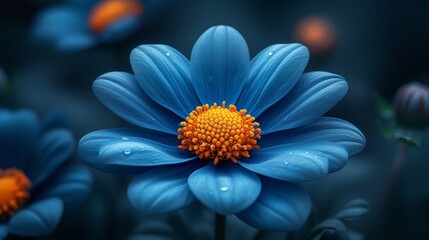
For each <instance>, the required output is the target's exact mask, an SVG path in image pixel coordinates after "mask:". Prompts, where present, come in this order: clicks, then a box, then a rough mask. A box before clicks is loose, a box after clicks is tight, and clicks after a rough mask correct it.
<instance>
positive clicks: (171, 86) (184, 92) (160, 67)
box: [130, 45, 200, 123]
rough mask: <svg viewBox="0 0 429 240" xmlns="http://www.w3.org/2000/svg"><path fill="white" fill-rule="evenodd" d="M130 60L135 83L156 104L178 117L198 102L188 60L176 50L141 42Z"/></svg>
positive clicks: (190, 109)
mask: <svg viewBox="0 0 429 240" xmlns="http://www.w3.org/2000/svg"><path fill="white" fill-rule="evenodd" d="M130 59H131V66H132V68H133V71H134V74H135V75H136V79H137V82H138V84H139V85H140V87H141V88H142V89H143V90H144V91H145V92H146V94H147V95H149V96H150V97H151V98H152V99H153V100H154V101H156V102H157V103H159V104H161V105H162V106H164V107H166V108H168V109H170V110H171V111H172V112H175V113H176V114H177V115H179V116H181V117H182V118H185V117H187V116H188V115H189V113H190V112H191V111H192V110H194V109H195V107H196V106H198V105H200V102H199V101H198V98H197V95H196V94H195V90H194V89H193V88H192V83H191V77H190V72H189V61H188V59H186V57H184V56H183V55H182V54H181V53H180V52H178V51H177V50H176V49H174V48H172V47H170V46H166V45H141V46H139V47H137V48H135V49H134V50H133V51H132V52H131V56H130ZM177 123H178V122H177Z"/></svg>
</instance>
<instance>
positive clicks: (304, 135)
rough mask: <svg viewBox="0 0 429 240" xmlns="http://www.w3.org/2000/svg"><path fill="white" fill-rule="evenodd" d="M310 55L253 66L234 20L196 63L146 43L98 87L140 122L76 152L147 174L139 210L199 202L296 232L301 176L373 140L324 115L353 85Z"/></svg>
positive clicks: (334, 166)
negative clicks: (310, 65)
mask: <svg viewBox="0 0 429 240" xmlns="http://www.w3.org/2000/svg"><path fill="white" fill-rule="evenodd" d="M308 58H309V53H308V50H307V48H306V47H304V46H302V45H300V44H276V45H272V46H269V47H268V48H266V49H264V50H262V52H260V53H259V54H258V55H257V56H256V57H254V59H253V60H251V61H250V57H249V50H248V47H247V44H246V42H245V40H244V39H243V37H242V36H241V35H240V33H238V32H237V31H236V30H235V29H233V28H231V27H228V26H216V27H212V28H210V29H209V30H207V31H206V32H205V33H204V34H203V35H202V36H201V37H200V38H199V39H198V40H197V42H196V43H195V46H194V48H193V50H192V54H191V58H190V61H189V60H188V59H187V58H186V57H184V56H183V55H182V54H180V53H179V52H178V51H177V50H175V49H174V48H172V47H169V46H166V45H142V46H139V47H137V48H136V49H134V50H133V51H132V53H131V66H132V68H133V71H134V75H133V74H129V73H124V72H110V73H106V74H104V75H102V76H100V77H99V78H98V79H96V80H95V81H94V84H93V90H94V93H95V95H96V96H97V97H98V99H99V100H100V101H101V102H102V103H104V104H105V105H106V106H107V107H108V108H109V109H110V110H111V111H113V112H114V113H116V114H117V115H118V116H120V117H122V118H123V119H124V120H126V121H128V122H130V123H133V124H135V125H137V126H139V127H141V129H106V130H99V131H95V132H92V133H89V134H87V135H86V136H84V137H83V138H82V139H81V141H80V143H79V148H78V152H79V154H80V156H81V158H82V159H83V160H84V161H86V163H88V164H89V165H91V166H92V167H94V168H97V169H99V170H102V171H106V172H111V173H117V174H140V175H139V176H137V177H136V178H135V179H134V180H133V181H132V182H131V184H130V186H129V188H128V197H129V199H130V201H131V203H132V205H133V206H134V207H135V208H136V209H137V210H138V211H139V212H140V213H142V214H146V215H155V214H162V213H168V212H172V211H176V210H178V209H182V208H184V207H187V206H188V205H190V204H192V203H194V202H196V201H197V200H199V201H201V202H202V203H203V204H204V205H206V206H207V207H208V208H210V209H212V210H213V211H215V212H217V213H220V214H224V215H228V214H236V215H237V216H238V217H239V218H240V219H241V220H243V221H244V222H246V223H247V224H249V225H251V226H253V227H256V228H258V229H265V230H272V231H292V230H296V229H298V228H300V227H301V226H302V224H303V223H304V222H305V221H306V219H307V217H308V215H309V212H310V205H311V203H310V198H309V196H308V194H307V193H306V192H305V191H304V190H303V189H302V188H301V187H300V186H298V185H297V184H295V182H302V181H312V180H316V179H318V178H320V177H322V176H324V175H326V174H328V173H332V172H334V171H337V170H339V169H341V168H342V167H343V166H344V165H345V164H346V162H347V159H348V158H349V157H350V156H353V155H355V154H357V153H359V152H360V151H361V150H362V149H363V147H364V145H365V138H364V136H363V134H362V133H361V132H360V131H359V130H358V129H357V128H356V127H355V126H353V125H352V124H350V123H348V122H346V121H343V120H340V119H336V118H329V117H322V115H323V114H325V113H326V112H327V111H328V110H329V109H330V108H332V107H333V106H334V105H335V104H336V103H337V102H338V101H340V99H341V98H342V97H343V96H344V95H345V94H346V92H347V89H348V85H347V83H346V81H345V80H344V79H343V78H342V77H340V76H338V75H335V74H331V73H327V72H310V73H305V74H302V73H303V71H304V68H305V66H306V64H307V61H308ZM224 101H225V102H227V103H228V104H235V105H236V106H238V107H240V108H243V109H247V113H248V114H246V111H245V110H240V111H239V110H237V108H236V107H235V106H234V105H230V107H229V108H226V106H225V102H224ZM216 102H217V103H222V106H217V105H216V104H215V103H216ZM207 103H208V104H213V106H211V107H210V106H208V104H207ZM202 104H207V105H202ZM200 105H202V106H200ZM194 109H195V110H194ZM256 121H257V122H256ZM259 127H260V128H259ZM178 128H179V130H177V129H178ZM261 129H262V133H261V132H260V130H261ZM178 131H179V133H178ZM177 138H179V140H178V139H177ZM227 142H228V143H227ZM177 145H179V147H177ZM255 148H256V149H255ZM257 148H259V149H257ZM252 149H253V150H252ZM188 150H189V151H188ZM198 158H201V159H198ZM234 163H236V164H234Z"/></svg>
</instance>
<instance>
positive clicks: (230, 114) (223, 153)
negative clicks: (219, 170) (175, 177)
mask: <svg viewBox="0 0 429 240" xmlns="http://www.w3.org/2000/svg"><path fill="white" fill-rule="evenodd" d="M246 112H247V111H246V110H245V109H241V110H240V111H237V107H236V106H234V105H232V104H231V105H229V108H225V101H223V102H222V106H218V105H217V104H216V103H214V104H213V106H211V107H209V105H208V104H206V105H203V106H198V107H197V108H196V109H195V110H194V111H192V112H191V113H190V114H189V117H187V118H186V122H181V123H180V125H181V126H182V128H179V129H178V132H179V135H178V136H177V138H178V139H180V140H181V144H180V145H179V148H180V149H186V150H189V151H191V152H192V153H194V154H196V155H198V156H199V158H200V159H211V160H213V163H214V164H215V165H216V164H218V163H219V161H220V160H231V161H232V162H233V163H237V159H239V158H241V157H246V158H247V157H250V154H249V151H250V150H252V149H255V148H259V146H258V145H257V140H258V139H260V138H261V135H260V134H261V129H260V128H256V127H257V126H259V123H257V122H255V118H254V117H252V116H250V115H249V114H246Z"/></svg>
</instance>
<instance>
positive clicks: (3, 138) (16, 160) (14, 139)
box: [0, 110, 40, 171]
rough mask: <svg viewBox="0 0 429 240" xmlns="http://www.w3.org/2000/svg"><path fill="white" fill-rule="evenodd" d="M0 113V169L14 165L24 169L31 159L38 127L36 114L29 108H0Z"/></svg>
mask: <svg viewBox="0 0 429 240" xmlns="http://www.w3.org/2000/svg"><path fill="white" fill-rule="evenodd" d="M0 114H1V116H0V156H1V161H0V169H6V168H10V167H15V168H18V169H21V170H24V171H25V170H27V168H28V165H29V164H30V162H31V160H32V159H33V156H32V153H33V149H34V146H35V144H34V143H35V142H36V138H37V134H38V133H39V129H40V128H39V127H40V126H39V121H38V119H37V116H36V114H35V113H34V112H32V111H29V110H20V111H16V112H11V111H6V110H0Z"/></svg>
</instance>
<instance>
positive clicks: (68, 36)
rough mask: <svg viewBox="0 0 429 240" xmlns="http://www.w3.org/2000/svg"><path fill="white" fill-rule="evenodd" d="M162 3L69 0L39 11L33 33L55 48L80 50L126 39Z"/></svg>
mask: <svg viewBox="0 0 429 240" xmlns="http://www.w3.org/2000/svg"><path fill="white" fill-rule="evenodd" d="M166 2H168V1H167V0H162V1H159V0H146V1H142V0H102V1H97V0H69V3H68V4H65V5H61V6H56V7H52V8H50V9H47V10H45V11H43V12H42V13H41V14H39V16H38V17H37V19H36V21H35V26H34V29H33V35H34V38H35V39H36V40H39V41H42V42H49V43H50V44H52V45H53V46H54V48H55V49H57V50H59V51H79V50H84V49H88V48H91V47H93V46H95V45H97V44H99V43H103V42H114V41H119V40H122V39H124V38H127V37H128V36H130V35H131V34H133V33H134V32H136V30H137V29H139V28H140V26H141V25H142V22H143V21H146V20H147V19H146V18H147V16H150V15H153V13H152V12H156V11H158V8H160V7H163V6H164V4H165V3H166ZM149 11H150V13H149Z"/></svg>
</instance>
